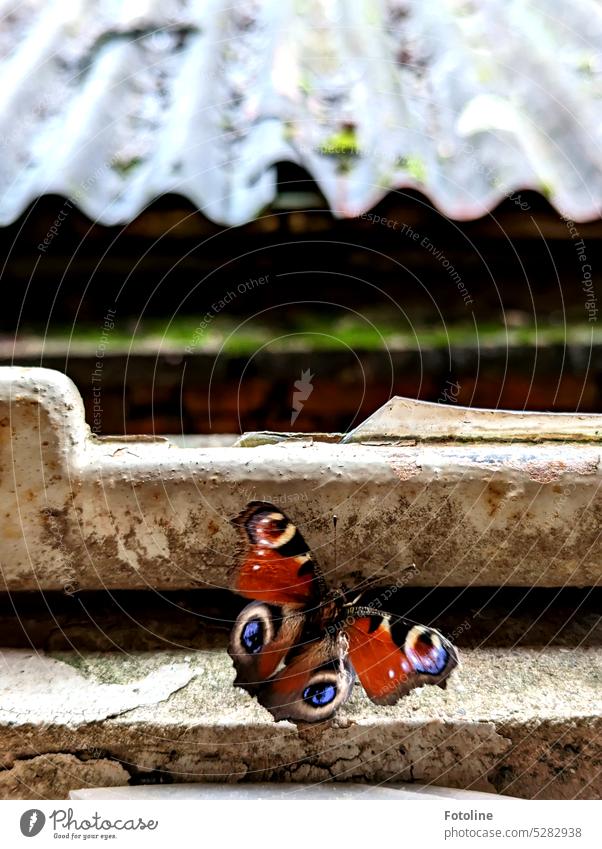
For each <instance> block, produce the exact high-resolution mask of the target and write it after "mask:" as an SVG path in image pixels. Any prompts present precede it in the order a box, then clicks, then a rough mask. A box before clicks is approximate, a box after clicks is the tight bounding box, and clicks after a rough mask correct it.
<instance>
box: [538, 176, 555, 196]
mask: <svg viewBox="0 0 602 849" xmlns="http://www.w3.org/2000/svg"><path fill="white" fill-rule="evenodd" d="M539 191H540V192H541V193H542V195H543V196H544V197H545V198H546V199H547V200H550V198H551V197H552V196H553V194H554V189H553V187H552V184H551V183H548V182H547V181H546V180H544V181H543V182H542V183H540V185H539Z"/></svg>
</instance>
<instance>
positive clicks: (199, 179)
mask: <svg viewBox="0 0 602 849" xmlns="http://www.w3.org/2000/svg"><path fill="white" fill-rule="evenodd" d="M0 19H1V26H0V223H1V224H7V223H9V222H11V221H13V220H14V219H15V218H17V217H18V216H19V215H20V214H21V213H22V212H23V210H24V209H25V208H26V207H27V206H28V204H30V203H31V202H32V201H33V200H34V199H35V198H37V197H39V196H40V195H43V194H46V193H58V194H60V195H64V196H65V197H67V198H69V199H70V200H71V202H73V203H74V204H77V205H78V206H79V207H80V208H81V209H82V210H84V211H85V212H86V213H87V214H88V215H89V216H90V217H91V218H93V219H95V220H99V221H101V222H103V223H106V224H115V223H124V222H127V221H129V220H131V219H132V218H133V217H134V216H136V215H137V214H138V213H139V212H140V211H141V210H142V209H143V208H144V207H145V205H147V204H148V203H149V202H150V201H151V200H152V199H153V198H155V197H157V196H159V195H161V194H164V193H167V192H176V193H180V194H182V195H185V196H186V197H188V198H189V199H190V200H191V201H192V202H193V203H194V204H195V205H196V206H197V207H198V208H199V209H201V210H202V211H203V212H204V213H205V214H206V215H207V216H209V217H210V218H211V219H213V220H215V221H218V222H220V223H223V224H229V225H233V224H241V223H243V222H246V221H248V220H250V219H252V218H253V217H255V216H256V215H258V214H259V213H260V212H261V210H262V209H263V208H264V207H265V205H266V204H269V203H270V202H271V201H272V200H273V199H274V196H275V193H276V178H275V169H274V167H273V166H274V163H276V162H278V161H287V160H288V161H292V162H295V163H298V164H299V165H301V166H303V167H304V168H306V169H307V170H308V171H309V172H310V174H311V175H312V176H313V177H314V179H315V180H316V181H317V183H318V185H319V186H320V189H321V190H322V192H323V193H324V195H325V196H326V198H327V201H328V203H329V204H330V206H331V208H332V210H333V212H334V213H335V214H336V215H338V216H354V215H357V214H359V213H361V212H364V211H366V210H367V209H369V208H370V207H371V206H373V205H374V204H375V203H376V202H377V201H378V200H379V199H380V198H381V197H382V196H383V195H385V194H386V193H387V192H388V191H390V190H391V189H395V188H401V187H411V188H416V189H419V190H421V191H422V192H424V193H425V194H426V195H427V196H428V197H429V198H431V199H432V201H433V202H434V203H435V204H436V205H437V207H438V208H439V209H440V210H441V211H442V212H444V213H445V214H447V215H449V216H451V217H453V218H458V219H464V218H473V217H477V216H479V215H482V214H483V213H485V212H486V211H487V210H488V209H490V208H491V207H492V206H493V205H495V204H496V203H497V202H498V201H499V200H500V199H502V198H503V197H504V196H505V195H510V194H511V193H512V192H514V191H519V190H521V189H525V188H532V189H535V190H538V191H540V192H543V193H544V194H545V195H546V196H547V197H548V198H549V199H550V201H551V202H552V203H553V204H554V205H555V206H556V208H557V209H558V210H559V211H560V212H561V213H562V214H564V215H566V216H567V217H570V218H573V219H575V220H586V219H590V218H595V217H599V216H600V211H601V205H602V121H601V120H600V118H601V98H602V6H601V4H599V3H597V2H594V0H573V2H571V3H566V2H565V0H545V1H544V0H533V1H532V2H529V0H479V2H473V0H439V2H430V3H425V2H419V1H418V0H358V2H349V0H247V2H237V3H232V2H231V0H161V2H159V0H156V1H155V0H146V2H145V0H70V2H69V3H65V2H64V0H9V2H7V0H0Z"/></svg>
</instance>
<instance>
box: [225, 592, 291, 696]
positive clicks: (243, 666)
mask: <svg viewBox="0 0 602 849" xmlns="http://www.w3.org/2000/svg"><path fill="white" fill-rule="evenodd" d="M305 620H306V617H305V614H304V612H303V607H302V606H301V605H282V606H279V605H273V604H266V603H265V602H262V601H253V602H251V604H248V605H247V606H246V607H245V608H244V609H243V610H242V611H241V612H240V614H239V615H238V617H237V619H236V622H235V623H234V627H233V628H232V631H231V633H230V643H229V646H228V653H229V655H230V657H231V658H232V660H233V661H234V666H235V668H236V680H235V682H234V683H235V684H236V685H238V686H240V687H244V688H245V690H247V691H248V692H249V693H252V694H255V693H256V692H257V691H258V689H259V687H260V686H261V685H262V684H263V683H264V682H265V681H266V680H267V679H268V678H269V677H270V676H271V675H273V674H274V672H275V671H276V669H277V668H278V666H279V665H280V664H281V663H282V661H283V660H284V658H285V657H286V655H287V654H288V652H289V651H290V649H291V648H292V646H293V645H295V644H296V643H297V642H298V640H299V639H300V638H301V634H302V633H303V628H304V625H305Z"/></svg>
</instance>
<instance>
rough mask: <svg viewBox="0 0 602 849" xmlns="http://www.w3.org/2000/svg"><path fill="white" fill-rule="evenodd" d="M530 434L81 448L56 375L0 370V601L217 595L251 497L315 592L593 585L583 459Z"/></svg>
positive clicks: (595, 466)
mask: <svg viewBox="0 0 602 849" xmlns="http://www.w3.org/2000/svg"><path fill="white" fill-rule="evenodd" d="M435 406H437V405H435ZM441 409H443V408H441V407H439V410H441ZM436 413H437V410H433V411H432V414H433V416H434V415H435V414H436ZM497 415H498V414H496V413H491V414H489V418H490V419H491V422H495V418H496V416H497ZM588 418H589V419H591V420H592V421H594V419H595V427H597V426H598V425H597V422H598V420H599V418H600V417H588ZM556 420H557V421H561V420H560V419H556ZM592 426H593V425H592ZM584 432H585V430H584ZM544 435H545V437H546V438H545V439H544V440H543V441H541V438H540V436H538V435H537V434H535V433H534V434H532V437H531V438H527V437H528V434H526V433H525V434H523V436H522V437H521V438H520V439H514V441H508V440H507V439H506V440H504V439H503V438H502V436H501V435H500V440H499V441H497V440H496V438H495V429H493V430H492V429H491V428H490V429H489V432H488V436H487V439H486V440H483V439H482V438H481V436H480V435H478V434H477V435H476V437H475V439H474V440H472V439H471V438H470V432H465V433H463V434H462V439H461V441H456V440H453V439H438V438H437V439H434V440H432V441H431V440H428V439H427V440H426V441H418V440H415V441H414V440H412V439H407V440H401V441H402V443H403V444H385V445H373V444H353V443H351V444H331V443H328V442H322V441H321V440H320V439H319V438H314V439H307V440H303V439H298V438H297V439H294V440H289V439H287V438H286V437H281V438H280V439H279V441H276V442H274V443H272V444H267V445H255V446H254V447H242V446H234V447H212V448H190V449H185V448H178V447H176V446H175V445H174V444H172V443H170V442H169V441H168V440H154V441H153V440H152V439H151V440H149V439H148V438H146V439H144V438H131V439H129V438H125V439H124V438H123V437H121V438H119V439H111V438H103V439H97V438H95V437H93V436H92V435H91V434H90V430H89V428H88V426H87V425H86V423H85V421H84V413H83V406H82V402H81V398H80V396H79V394H78V392H77V390H76V388H75V386H74V385H73V384H72V383H71V381H69V380H68V379H67V378H66V377H65V376H64V375H62V374H60V373H58V372H54V371H50V370H46V369H21V368H4V369H0V569H1V581H2V586H1V587H0V588H9V589H11V590H25V589H37V588H40V587H41V588H45V589H64V590H65V591H66V592H75V591H77V590H79V589H94V588H100V587H111V588H140V587H149V586H151V587H157V588H180V587H182V588H184V587H199V586H218V587H224V586H228V585H229V574H230V568H231V566H232V564H233V563H234V562H235V557H236V555H235V550H236V541H235V535H234V532H233V530H232V528H231V527H230V525H229V523H228V518H229V517H230V516H232V515H234V514H235V513H237V512H238V511H239V510H240V509H241V507H242V506H243V505H244V504H245V503H246V501H248V500H250V499H251V498H263V499H266V500H271V501H273V502H276V503H277V504H279V505H280V506H281V507H282V508H283V509H285V510H286V511H287V512H288V513H289V514H290V516H291V517H292V518H293V519H294V521H295V522H296V523H297V524H299V526H300V527H301V528H302V530H303V533H304V535H305V536H306V538H307V539H308V541H309V543H310V544H311V546H312V548H313V549H314V551H315V552H316V555H317V557H318V559H319V561H320V563H321V565H322V566H323V568H324V569H325V571H326V573H327V577H328V580H330V581H333V582H340V581H346V582H347V583H353V582H357V581H359V580H363V579H379V580H388V581H398V582H400V583H406V582H407V583H408V584H413V585H418V586H435V585H440V584H443V585H450V586H465V585H471V584H474V585H495V586H498V585H503V584H511V585H512V584H513V585H519V586H531V585H540V586H561V585H565V584H572V585H582V586H589V585H593V584H595V583H597V582H598V580H599V578H600V575H601V571H602V570H601V563H602V555H601V553H600V545H599V539H600V530H601V522H600V516H601V515H602V509H601V508H602V495H601V493H600V484H601V482H602V471H601V469H600V446H599V443H598V442H597V441H594V440H593V439H590V441H581V440H580V439H579V431H578V430H577V431H575V432H571V433H570V435H569V436H570V438H566V439H565V441H549V438H550V434H549V433H548V432H546V434H544ZM333 514H336V515H337V516H338V520H339V521H338V529H339V531H338V532H339V539H338V562H337V563H336V564H335V560H334V546H333V544H332V516H333ZM412 563H414V564H416V569H415V570H413V571H412V572H409V573H408V572H407V571H404V570H406V569H407V567H408V566H409V565H410V564H412ZM335 573H336V575H335Z"/></svg>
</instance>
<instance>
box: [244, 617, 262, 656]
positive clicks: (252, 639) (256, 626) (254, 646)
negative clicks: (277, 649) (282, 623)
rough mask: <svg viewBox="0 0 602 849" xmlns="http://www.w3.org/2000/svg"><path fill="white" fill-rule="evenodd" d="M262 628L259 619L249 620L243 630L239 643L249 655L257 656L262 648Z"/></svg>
mask: <svg viewBox="0 0 602 849" xmlns="http://www.w3.org/2000/svg"><path fill="white" fill-rule="evenodd" d="M263 631H264V628H263V623H262V621H261V619H251V621H250V622H247V624H246V625H245V627H244V628H243V632H242V634H241V638H240V639H241V642H242V644H243V646H244V647H245V649H246V650H247V651H248V652H249V654H257V652H259V651H261V649H262V648H263V642H264V634H263Z"/></svg>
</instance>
